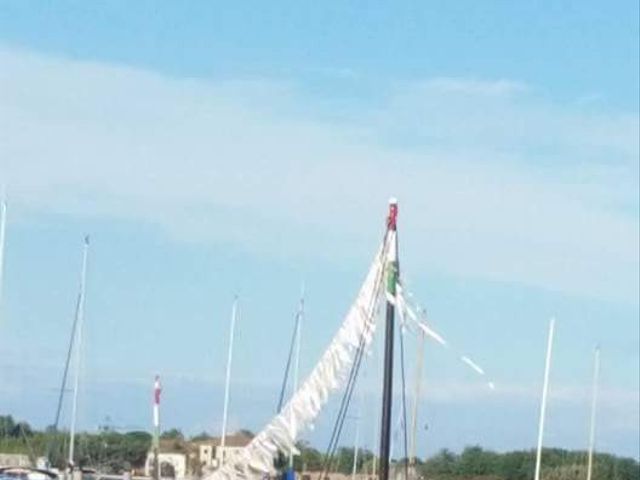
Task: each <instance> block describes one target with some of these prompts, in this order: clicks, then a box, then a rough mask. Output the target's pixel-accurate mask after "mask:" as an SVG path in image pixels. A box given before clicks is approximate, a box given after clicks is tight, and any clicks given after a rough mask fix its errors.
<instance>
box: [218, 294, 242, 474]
mask: <svg viewBox="0 0 640 480" xmlns="http://www.w3.org/2000/svg"><path fill="white" fill-rule="evenodd" d="M237 316H238V297H237V296H236V297H235V299H234V300H233V308H232V310H231V328H230V331H229V353H228V356H227V377H226V379H225V384H224V406H223V409H222V435H221V438H220V465H221V466H222V465H223V464H224V449H225V443H226V439H227V413H228V410H229V382H230V380H231V360H232V359H233V338H234V332H235V329H236V318H237Z"/></svg>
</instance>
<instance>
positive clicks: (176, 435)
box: [160, 428, 184, 440]
mask: <svg viewBox="0 0 640 480" xmlns="http://www.w3.org/2000/svg"><path fill="white" fill-rule="evenodd" d="M160 438H164V439H171V440H184V434H183V433H182V432H181V431H180V430H178V429H177V428H172V429H171V430H167V431H164V432H162V434H161V435H160Z"/></svg>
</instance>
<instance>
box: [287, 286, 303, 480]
mask: <svg viewBox="0 0 640 480" xmlns="http://www.w3.org/2000/svg"><path fill="white" fill-rule="evenodd" d="M303 319H304V283H303V284H302V288H301V289H300V305H299V306H298V319H297V322H296V358H295V360H294V362H293V395H295V393H296V392H297V391H298V380H299V377H300V373H299V372H300V344H301V342H302V321H303ZM289 468H291V469H293V449H291V450H290V451H289Z"/></svg>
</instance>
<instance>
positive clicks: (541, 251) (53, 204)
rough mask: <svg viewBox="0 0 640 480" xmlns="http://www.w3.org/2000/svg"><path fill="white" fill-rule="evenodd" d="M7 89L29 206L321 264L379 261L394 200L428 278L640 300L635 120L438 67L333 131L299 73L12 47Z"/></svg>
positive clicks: (9, 156) (8, 168)
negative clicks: (156, 68) (222, 75)
mask: <svg viewBox="0 0 640 480" xmlns="http://www.w3.org/2000/svg"><path fill="white" fill-rule="evenodd" d="M0 82H1V84H2V88H0V103H1V104H2V113H1V114H0V148H1V152H0V162H1V164H0V175H2V179H1V180H2V181H4V182H5V183H7V184H8V185H9V193H10V198H11V200H12V201H13V202H14V204H16V203H17V204H19V205H21V206H22V207H24V208H25V209H27V210H32V211H36V212H51V211H56V212H62V213H66V214H73V215H90V216H101V215H102V216H111V217H116V218H127V219H133V220H136V221H145V222H149V223H154V224H157V225H160V226H162V227H164V228H166V230H167V231H168V232H171V233H172V234H174V235H176V236H179V237H181V238H183V239H187V240H191V241H217V242H234V243H237V244H239V245H242V246H244V247H245V248H247V249H252V250H260V251H263V252H268V253H269V254H281V253H282V254H284V253H285V251H286V254H287V255H306V256H311V255H314V256H315V255H318V254H319V253H317V252H318V251H321V250H324V251H326V248H323V247H326V244H327V242H329V241H331V242H333V243H335V244H339V245H340V248H335V249H332V255H339V254H338V253H337V252H338V251H341V252H342V255H344V256H345V257H348V256H351V255H354V254H355V255H363V251H362V247H361V245H363V244H364V242H365V240H366V239H370V238H371V235H372V233H374V232H375V231H376V230H374V227H375V226H378V225H379V223H380V215H381V211H382V210H383V208H384V202H385V200H386V197H387V196H388V195H390V194H395V195H397V196H399V197H400V199H401V201H402V208H403V217H402V221H403V225H404V226H406V228H407V229H408V230H410V231H411V239H407V242H408V243H407V244H406V245H407V251H413V252H414V253H413V254H412V258H411V259H412V262H413V266H414V267H413V268H415V269H417V268H421V267H428V268H430V269H432V270H437V271H443V272H447V273H452V274H455V275H461V276H473V277H481V278H490V279H498V280H504V281H510V282H520V283H526V284H530V285H536V286H544V287H545V288H549V289H555V290H560V291H564V292H569V293H574V294H579V295H589V296H594V297H597V298H607V299H614V300H620V301H623V302H627V303H632V304H637V301H638V299H637V292H638V275H637V271H638V266H639V261H638V251H637V244H638V220H637V205H636V200H637V192H638V180H637V178H638V175H637V172H638V159H637V157H638V145H637V130H638V120H637V117H636V116H635V115H634V114H629V113H626V112H620V113H611V112H608V113H594V112H593V111H589V112H583V111H581V110H580V109H579V108H578V109H574V108H573V107H571V106H563V105H559V104H555V103H553V102H550V101H548V100H544V99H540V98H538V97H536V96H535V95H532V94H531V90H532V89H531V88H529V87H527V86H526V85H524V84H521V83H519V82H512V81H510V80H498V81H495V82H491V81H484V80H477V79H471V80H469V79H455V78H454V79H452V78H439V79H432V80H426V81H420V82H415V83H412V84H410V85H407V84H405V85H398V86H397V87H394V88H391V91H390V93H389V94H388V96H387V97H385V99H383V101H382V102H381V103H380V105H379V107H378V108H376V109H373V108H371V109H369V110H367V109H364V110H363V111H362V112H361V115H360V118H359V120H358V121H353V122H351V121H344V122H342V123H333V124H327V123H324V122H322V121H320V120H313V119H312V118H310V117H309V115H305V116H304V117H303V116H300V117H296V116H295V115H294V114H292V111H295V108H291V107H292V105H293V106H295V105H296V104H303V103H304V102H305V101H306V99H305V98H303V97H301V96H300V95H299V94H298V93H297V91H296V89H295V86H293V85H292V84H289V83H282V84H281V83H277V82H272V81H268V82H267V81H255V82H246V81H243V82H231V81H228V82H207V81H196V80H191V79H176V78H166V77H163V76H161V75H157V74H154V73H151V72H146V71H141V70H136V69H133V68H127V67H121V66H112V65H105V64H98V63H80V62H75V61H71V60H65V59H58V58H49V57H46V56H39V55H35V54H30V53H26V52H22V51H15V50H9V49H2V50H0ZM316 101H317V99H316ZM306 110H307V111H308V110H309V108H307V109H306ZM285 112H286V113H285ZM404 212H406V215H404ZM221 225H224V228H220V226H221ZM282 235H288V236H289V237H290V238H291V242H289V243H288V244H287V246H286V247H284V246H283V245H282V242H281V237H282ZM418 239H419V240H418ZM371 248H373V246H371ZM415 252H417V253H415ZM320 255H322V253H320ZM325 255H326V253H325Z"/></svg>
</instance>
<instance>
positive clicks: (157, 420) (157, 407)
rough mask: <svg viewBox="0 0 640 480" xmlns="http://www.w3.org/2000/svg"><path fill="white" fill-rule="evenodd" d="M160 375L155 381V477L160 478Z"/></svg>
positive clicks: (158, 479)
mask: <svg viewBox="0 0 640 480" xmlns="http://www.w3.org/2000/svg"><path fill="white" fill-rule="evenodd" d="M161 392H162V385H160V376H159V375H156V379H155V382H154V383H153V478H155V479H156V480H160V462H159V460H158V453H159V450H160V393H161Z"/></svg>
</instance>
